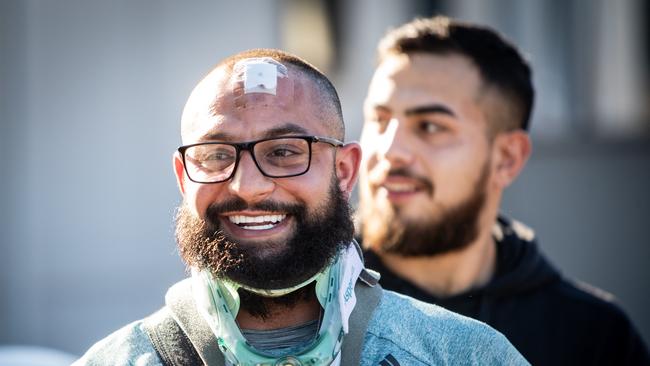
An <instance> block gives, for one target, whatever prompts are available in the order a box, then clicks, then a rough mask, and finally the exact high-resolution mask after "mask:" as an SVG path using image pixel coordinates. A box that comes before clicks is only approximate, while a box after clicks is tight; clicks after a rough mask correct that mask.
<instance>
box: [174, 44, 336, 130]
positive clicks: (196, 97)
mask: <svg viewBox="0 0 650 366" xmlns="http://www.w3.org/2000/svg"><path fill="white" fill-rule="evenodd" d="M256 59H262V60H268V62H269V63H272V64H277V65H278V69H282V70H283V71H284V70H286V75H284V74H283V75H281V77H278V78H277V91H276V92H274V93H273V94H265V93H250V94H248V93H245V92H244V91H243V90H244V81H243V76H242V75H241V71H240V70H239V69H238V67H237V65H240V64H241V63H242V62H243V63H245V62H247V61H248V60H256ZM307 104H309V105H311V107H312V108H313V107H316V108H315V109H316V110H317V111H318V118H319V119H320V120H321V121H322V123H323V126H325V127H326V131H328V132H329V134H330V136H331V137H334V138H337V139H339V140H344V138H345V127H344V123H343V114H342V111H341V104H340V101H339V98H338V94H337V93H336V90H335V89H334V86H333V85H332V83H331V82H330V81H329V79H327V77H326V76H325V75H323V74H322V73H321V72H320V71H318V70H317V69H316V68H315V67H314V66H312V65H310V64H309V63H307V62H306V61H304V60H302V59H300V58H298V57H296V56H293V55H290V54H288V53H285V52H282V51H278V50H272V49H255V50H249V51H245V52H241V53H238V54H236V55H233V56H231V57H228V58H226V59H224V60H223V61H221V62H220V63H219V64H217V65H216V66H215V67H214V68H213V69H212V70H211V71H210V72H209V73H208V74H207V75H206V76H205V77H204V78H203V79H202V80H201V81H200V82H199V84H198V85H197V86H196V87H195V88H194V90H193V91H192V94H191V95H190V97H189V99H188V100H187V103H186V104H185V108H184V110H183V116H182V120H181V136H182V138H183V143H188V141H190V140H191V136H192V133H193V131H194V130H195V126H196V124H197V123H200V122H201V121H205V120H206V119H210V118H215V117H219V116H226V115H237V114H238V113H241V112H242V111H243V110H246V109H255V108H264V107H274V108H289V107H292V108H295V107H296V106H298V107H299V106H300V105H307Z"/></svg>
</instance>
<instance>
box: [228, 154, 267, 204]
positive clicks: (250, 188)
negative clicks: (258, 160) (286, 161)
mask: <svg viewBox="0 0 650 366" xmlns="http://www.w3.org/2000/svg"><path fill="white" fill-rule="evenodd" d="M274 188H275V183H274V182H273V180H272V179H271V178H268V177H266V176H264V174H262V172H261V171H260V170H259V169H258V168H257V165H255V162H254V161H253V158H252V156H251V154H250V152H249V151H242V152H241V157H240V159H239V165H238V166H237V170H236V171H235V173H234V175H233V176H232V178H231V179H230V181H228V191H229V192H230V193H231V194H233V195H236V196H238V197H240V198H241V199H243V200H244V201H246V202H248V203H256V202H260V201H263V200H264V199H266V198H267V197H268V196H269V195H270V194H271V193H272V192H273V189H274Z"/></svg>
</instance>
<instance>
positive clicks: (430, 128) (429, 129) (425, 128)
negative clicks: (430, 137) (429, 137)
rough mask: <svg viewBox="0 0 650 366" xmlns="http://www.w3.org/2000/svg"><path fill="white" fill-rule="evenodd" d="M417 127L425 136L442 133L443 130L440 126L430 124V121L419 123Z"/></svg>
mask: <svg viewBox="0 0 650 366" xmlns="http://www.w3.org/2000/svg"><path fill="white" fill-rule="evenodd" d="M418 127H419V129H420V131H422V132H424V133H426V134H434V133H438V132H442V131H444V130H445V128H444V127H442V126H440V125H439V124H437V123H434V122H431V121H421V122H420V123H419V124H418Z"/></svg>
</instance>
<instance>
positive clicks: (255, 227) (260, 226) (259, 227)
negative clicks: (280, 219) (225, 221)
mask: <svg viewBox="0 0 650 366" xmlns="http://www.w3.org/2000/svg"><path fill="white" fill-rule="evenodd" d="M242 227H243V228H244V229H246V230H268V229H270V228H272V227H275V225H273V224H266V225H254V226H242Z"/></svg>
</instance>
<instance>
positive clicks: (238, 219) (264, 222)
mask: <svg viewBox="0 0 650 366" xmlns="http://www.w3.org/2000/svg"><path fill="white" fill-rule="evenodd" d="M286 217H287V215H286V214H276V215H258V216H245V215H232V216H228V220H229V221H230V222H231V223H233V224H235V225H237V226H238V227H240V228H242V229H245V230H269V229H273V228H274V227H276V226H277V225H279V224H280V223H282V221H284V219H285V218H286Z"/></svg>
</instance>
